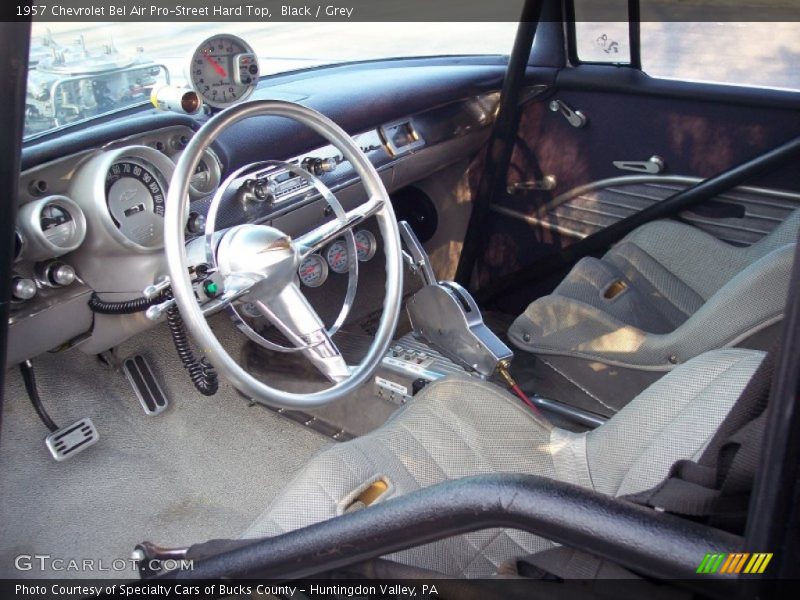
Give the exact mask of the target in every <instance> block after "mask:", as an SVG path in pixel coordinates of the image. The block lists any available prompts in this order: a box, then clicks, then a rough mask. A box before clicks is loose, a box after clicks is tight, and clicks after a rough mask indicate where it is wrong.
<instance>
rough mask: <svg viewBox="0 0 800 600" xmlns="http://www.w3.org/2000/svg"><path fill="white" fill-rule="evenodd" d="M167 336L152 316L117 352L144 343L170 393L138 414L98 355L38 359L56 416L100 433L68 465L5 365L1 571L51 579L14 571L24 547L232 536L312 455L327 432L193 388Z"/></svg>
mask: <svg viewBox="0 0 800 600" xmlns="http://www.w3.org/2000/svg"><path fill="white" fill-rule="evenodd" d="M214 325H215V329H218V330H219V331H220V335H221V337H222V338H223V339H226V340H230V344H231V345H234V346H235V344H238V343H240V342H241V340H240V339H239V338H241V337H242V336H239V338H236V337H235V334H233V333H232V332H230V331H228V329H229V327H228V326H227V325H226V324H225V323H224V322H221V321H215V323H214ZM171 344H172V341H171V339H170V337H169V334H168V331H167V329H166V327H164V326H159V327H158V328H156V329H154V330H153V331H151V332H149V333H147V334H144V335H139V336H137V337H135V338H133V339H132V340H130V341H129V342H127V343H125V344H124V345H123V346H122V347H121V349H120V357H124V356H127V355H129V354H133V353H137V352H140V353H142V354H144V355H145V356H146V357H147V358H148V359H149V360H150V363H151V365H152V367H153V369H154V371H155V372H156V374H157V376H158V377H159V378H160V381H161V383H162V386H163V387H164V391H165V392H166V394H167V396H168V397H169V399H170V402H171V404H170V407H169V408H168V409H167V410H166V411H165V412H164V413H162V414H160V415H158V416H155V417H149V416H146V415H145V414H144V412H143V411H142V409H141V407H140V405H139V403H138V401H137V400H136V397H135V396H134V393H133V390H132V389H131V387H130V386H129V384H128V382H127V380H126V379H125V377H124V375H122V374H121V373H120V372H118V371H114V370H111V369H109V368H108V367H105V366H103V365H102V364H101V363H100V362H99V361H97V360H96V359H95V358H94V357H91V356H86V355H85V354H83V353H81V352H79V351H77V350H71V351H68V352H65V353H60V354H49V355H45V356H43V357H40V358H38V359H36V360H35V361H34V366H35V369H36V376H37V379H38V383H39V389H40V392H41V396H42V399H43V402H44V404H45V406H46V407H47V409H48V411H49V412H50V414H51V416H52V417H53V419H54V420H55V421H56V423H57V424H58V425H59V426H64V425H67V424H69V423H72V422H74V421H76V420H77V419H79V418H81V417H85V416H88V417H90V418H91V419H92V420H93V421H94V423H95V426H96V427H97V429H98V431H99V434H100V439H99V441H98V443H97V444H96V445H95V446H93V447H91V448H89V449H87V450H86V451H85V452H83V453H81V454H79V455H77V456H75V457H74V458H72V459H70V460H68V461H66V462H63V463H57V462H55V461H54V460H53V459H52V458H51V457H50V454H49V453H48V451H47V449H46V447H45V445H44V438H45V436H46V435H47V433H48V431H47V429H46V428H45V427H44V425H43V424H42V423H41V422H40V421H39V419H38V418H37V416H36V414H35V412H34V410H33V408H32V406H31V404H30V402H29V400H28V398H27V396H26V394H25V390H24V386H23V384H22V378H21V376H20V374H19V372H18V370H16V369H12V370H11V371H9V373H8V383H7V387H6V395H5V398H6V399H5V407H4V414H3V422H2V435H1V436H0V490H2V492H0V577H20V576H32V577H35V576H43V575H44V576H47V574H46V573H45V574H41V573H38V572H35V571H28V572H26V573H20V572H18V571H15V570H14V557H16V556H17V555H19V554H49V555H51V556H52V557H53V558H64V559H85V558H88V559H95V560H98V559H103V560H104V561H107V562H110V561H111V560H113V559H116V558H128V557H129V556H130V553H131V551H132V550H133V547H134V545H135V544H136V543H137V542H140V541H143V540H150V541H153V542H155V543H158V544H161V545H165V546H181V545H188V544H192V543H194V542H198V541H204V540H207V539H210V538H221V537H222V538H224V537H236V536H238V535H239V534H240V533H241V532H242V531H243V530H244V529H245V528H246V527H247V526H248V525H249V524H250V522H251V521H252V520H253V519H254V518H255V517H256V516H257V515H259V514H260V513H261V511H262V510H263V509H264V508H265V507H266V506H267V505H268V504H269V502H270V500H271V499H272V498H273V497H274V496H275V495H276V494H277V493H278V491H279V490H280V489H281V487H282V486H283V485H284V484H285V483H286V482H288V481H289V480H290V479H291V477H292V476H293V474H294V473H295V472H296V471H297V470H298V469H299V468H300V467H301V466H303V465H304V464H305V463H306V462H307V461H308V459H309V457H310V456H311V455H312V454H313V453H315V452H316V451H318V450H319V449H320V448H322V447H325V446H327V445H328V444H330V443H332V442H330V441H329V440H328V439H327V438H325V437H323V436H321V435H319V434H317V433H315V432H313V431H311V430H310V429H307V428H304V427H302V426H301V425H298V424H296V423H293V422H291V421H289V420H287V419H285V418H284V417H281V416H280V415H277V414H275V413H273V412H271V411H268V410H265V409H264V408H263V407H260V406H251V405H249V404H248V402H247V401H246V400H244V399H243V398H242V397H241V396H239V394H237V393H236V391H235V390H234V389H233V388H232V387H231V386H230V385H229V384H228V383H226V382H224V381H222V382H220V391H219V393H218V394H217V395H216V396H214V397H212V398H206V397H203V396H201V395H199V394H198V393H197V392H196V391H195V390H194V388H193V387H192V386H191V383H190V381H189V378H188V376H187V375H186V373H185V372H184V371H183V369H182V367H181V365H180V362H179V361H178V358H177V355H176V354H175V351H174V348H173V347H172V345H171ZM232 355H233V356H237V355H238V354H236V353H234V352H232ZM50 575H53V576H55V575H58V576H69V575H73V576H79V575H81V574H80V573H70V572H61V573H50ZM84 575H85V574H84ZM97 575H103V574H102V573H97ZM118 575H119V574H117V576H118Z"/></svg>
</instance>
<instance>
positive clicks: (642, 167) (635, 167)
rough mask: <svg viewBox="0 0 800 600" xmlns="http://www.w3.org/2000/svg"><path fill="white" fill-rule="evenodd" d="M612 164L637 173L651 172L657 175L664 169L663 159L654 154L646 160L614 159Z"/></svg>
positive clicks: (622, 169)
mask: <svg viewBox="0 0 800 600" xmlns="http://www.w3.org/2000/svg"><path fill="white" fill-rule="evenodd" d="M613 164H614V166H615V167H617V168H618V169H620V170H621V171H636V172H637V173H651V174H653V175H657V174H659V173H661V172H662V171H664V169H665V168H666V164H665V163H664V159H663V158H661V157H660V156H658V155H657V154H654V155H653V156H651V157H650V158H648V159H647V160H639V161H637V160H615V161H614V163H613Z"/></svg>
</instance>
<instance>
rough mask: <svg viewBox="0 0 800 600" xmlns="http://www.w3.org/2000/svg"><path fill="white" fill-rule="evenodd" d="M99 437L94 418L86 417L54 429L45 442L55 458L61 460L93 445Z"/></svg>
mask: <svg viewBox="0 0 800 600" xmlns="http://www.w3.org/2000/svg"><path fill="white" fill-rule="evenodd" d="M99 439H100V436H99V435H98V433H97V429H95V426H94V423H92V420H91V419H90V418H89V417H84V418H83V419H81V420H79V421H75V422H74V423H73V424H72V425H68V426H66V427H62V428H61V429H58V430H56V431H54V432H53V433H51V434H50V435H48V436H47V437H46V438H45V440H44V443H45V444H46V445H47V449H48V450H50V454H52V455H53V458H55V459H56V460H57V461H59V462H61V461H64V460H67V459H68V458H72V457H73V456H75V455H76V454H78V453H80V452H83V451H84V450H86V449H87V448H88V447H89V446H93V445H94V444H96V443H97V440H99Z"/></svg>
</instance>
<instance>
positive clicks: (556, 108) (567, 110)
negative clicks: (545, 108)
mask: <svg viewBox="0 0 800 600" xmlns="http://www.w3.org/2000/svg"><path fill="white" fill-rule="evenodd" d="M549 106H550V110H551V111H553V112H555V113H561V115H562V116H563V117H564V118H565V119H566V120H567V122H569V124H570V125H572V126H573V127H577V128H581V127H583V126H584V125H586V121H587V120H588V119H587V118H586V115H585V114H583V113H582V112H581V111H579V110H572V107H570V105H569V104H567V103H566V102H564V101H563V100H551V101H550V105H549Z"/></svg>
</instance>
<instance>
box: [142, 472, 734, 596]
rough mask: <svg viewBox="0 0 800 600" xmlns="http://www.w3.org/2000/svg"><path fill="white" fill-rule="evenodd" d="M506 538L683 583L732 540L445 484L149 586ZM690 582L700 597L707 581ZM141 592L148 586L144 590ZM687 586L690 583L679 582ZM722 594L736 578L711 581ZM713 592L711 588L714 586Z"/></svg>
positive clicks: (531, 479)
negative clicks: (475, 536) (523, 536)
mask: <svg viewBox="0 0 800 600" xmlns="http://www.w3.org/2000/svg"><path fill="white" fill-rule="evenodd" d="M498 527H503V528H510V529H519V530H524V531H528V532H530V533H535V534H537V535H541V536H542V537H545V538H547V539H550V540H553V541H555V542H558V543H561V544H564V545H567V546H570V547H572V548H576V549H578V550H583V551H586V552H589V553H592V554H594V555H596V556H599V557H601V558H607V559H609V560H611V561H613V562H614V563H617V564H619V565H621V566H623V567H627V568H630V569H632V570H634V571H636V572H637V573H641V574H644V575H649V576H653V577H658V578H664V579H681V580H688V579H691V578H693V577H695V578H696V577H697V576H696V569H697V567H698V565H699V564H700V562H701V560H702V559H703V557H704V556H705V554H706V553H709V552H726V553H727V552H734V551H736V550H737V549H738V548H741V544H742V539H741V538H740V537H738V536H735V535H733V534H730V533H727V532H724V531H720V530H717V529H712V528H710V527H707V526H704V525H701V524H699V523H695V522H693V521H689V520H686V519H681V518H678V517H676V516H674V515H669V514H665V513H659V512H656V511H653V510H651V509H648V508H644V507H642V506H638V505H635V504H632V503H630V502H626V501H623V500H618V499H614V498H611V497H609V496H605V495H602V494H599V493H597V492H594V491H592V490H587V489H584V488H581V487H578V486H575V485H571V484H568V483H563V482H559V481H554V480H552V479H548V478H546V477H538V476H534V475H516V474H492V475H479V476H475V477H467V478H463V479H457V480H453V481H447V482H444V483H441V484H438V485H435V486H431V487H428V488H425V489H422V490H419V491H417V492H414V493H411V494H407V495H404V496H401V497H398V498H395V499H392V500H388V501H386V502H385V503H378V504H375V505H374V506H371V507H370V508H368V509H365V510H360V511H356V512H353V513H349V514H346V515H343V516H341V517H337V518H334V519H330V520H327V521H323V522H321V523H317V524H315V525H311V526H309V527H305V528H303V529H298V530H295V531H291V532H289V533H285V534H283V535H279V536H276V537H271V538H263V539H259V540H254V541H253V543H252V544H249V545H247V546H244V547H240V548H236V549H233V550H229V551H227V552H223V553H221V554H218V555H216V556H213V557H211V558H207V559H205V560H200V561H195V563H194V568H193V570H191V571H173V572H168V573H165V574H163V575H160V576H159V577H157V578H155V579H219V578H223V577H224V578H234V579H235V578H264V579H279V580H292V579H297V578H302V577H309V576H312V575H317V574H321V573H325V572H328V571H331V570H335V569H339V568H342V567H346V566H348V565H352V564H356V563H360V562H363V561H366V560H368V559H372V558H376V557H379V556H384V555H386V554H390V553H392V552H397V551H399V550H405V549H407V548H411V547H415V546H419V545H422V544H426V543H429V542H433V541H436V540H441V539H444V538H447V537H451V536H454V535H458V534H463V533H468V532H471V531H478V530H482V529H490V528H498ZM709 577H715V576H714V575H704V578H703V579H702V580H696V581H698V585H699V584H700V583H702V584H704V587H702V589H703V591H704V592H705V593H708V591H709V589H708V585H707V584H708V578H709ZM146 581H148V582H152V581H154V579H149V580H146ZM683 583H688V584H691V581H683ZM715 583H716V584H718V585H719V587H718V589H719V590H720V591H723V592H724V591H725V590H726V589H727V590H729V589H730V586H732V585H733V584H735V578H730V577H728V578H727V580H726V579H725V578H724V577H719V581H718V582H715ZM715 589H717V588H716V585H715Z"/></svg>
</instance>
